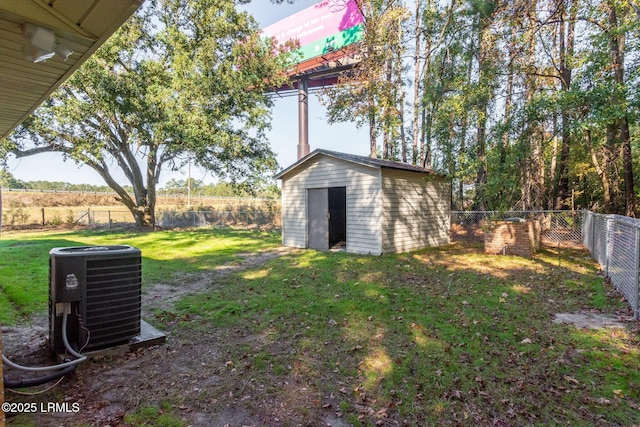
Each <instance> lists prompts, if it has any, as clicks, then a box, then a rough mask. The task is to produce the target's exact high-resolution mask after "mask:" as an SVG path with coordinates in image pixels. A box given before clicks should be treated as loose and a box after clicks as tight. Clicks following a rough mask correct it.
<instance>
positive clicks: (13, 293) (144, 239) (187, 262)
mask: <svg viewBox="0 0 640 427" xmlns="http://www.w3.org/2000/svg"><path fill="white" fill-rule="evenodd" d="M122 244H128V245H131V246H135V247H137V248H139V249H140V250H141V251H142V256H143V259H142V276H143V287H144V286H146V285H147V284H149V283H158V282H160V283H174V282H177V281H179V280H180V279H181V278H182V277H184V275H185V274H187V275H188V274H190V273H198V272H205V271H208V270H212V269H214V268H215V267H216V266H219V265H223V264H226V263H232V262H234V261H236V260H238V259H239V257H238V254H240V253H241V252H247V251H249V252H250V251H260V250H264V249H268V248H273V247H277V246H278V245H279V236H277V235H276V234H273V233H263V232H258V231H237V230H231V229H200V230H188V231H160V232H144V231H143V232H140V231H109V230H107V231H105V230H80V231H73V232H55V233H51V232H38V233H34V232H27V233H11V234H10V235H4V236H3V238H2V240H0V277H1V279H0V280H1V282H0V322H2V323H3V324H13V323H15V322H16V321H18V320H20V319H27V318H29V317H30V316H31V315H33V314H34V313H44V312H45V311H46V307H47V301H48V282H49V251H50V250H51V249H52V248H56V247H69V246H85V245H122Z"/></svg>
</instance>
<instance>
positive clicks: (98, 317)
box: [49, 245, 142, 353]
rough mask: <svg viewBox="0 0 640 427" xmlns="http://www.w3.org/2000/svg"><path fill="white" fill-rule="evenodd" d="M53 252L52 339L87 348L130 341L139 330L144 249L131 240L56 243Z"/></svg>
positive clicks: (58, 348)
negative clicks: (123, 242)
mask: <svg viewBox="0 0 640 427" xmlns="http://www.w3.org/2000/svg"><path fill="white" fill-rule="evenodd" d="M49 254H50V258H49V280H50V288H49V345H50V347H51V349H52V350H53V351H54V352H55V353H64V352H65V351H66V349H65V345H64V343H63V340H62V333H63V331H62V330H61V329H62V318H63V312H64V311H65V310H68V311H67V313H68V314H69V321H68V323H67V326H66V334H67V338H68V339H69V341H70V343H71V345H72V346H75V347H77V348H78V349H82V351H92V350H101V349H106V348H109V347H114V346H117V345H121V344H127V343H128V342H129V341H130V340H131V339H133V338H134V337H135V336H137V335H140V323H141V315H140V313H141V287H142V254H141V252H140V250H139V249H137V248H134V247H132V246H128V245H108V246H76V247H69V248H53V249H52V250H51V251H50V253H49Z"/></svg>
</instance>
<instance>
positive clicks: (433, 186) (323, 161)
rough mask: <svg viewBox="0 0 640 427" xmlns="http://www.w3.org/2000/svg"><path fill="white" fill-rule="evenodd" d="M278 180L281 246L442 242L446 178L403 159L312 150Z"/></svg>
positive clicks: (381, 247)
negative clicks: (280, 208) (280, 207)
mask: <svg viewBox="0 0 640 427" xmlns="http://www.w3.org/2000/svg"><path fill="white" fill-rule="evenodd" d="M276 178H278V179H281V180H282V244H283V245H284V246H290V247H297V248H312V249H319V250H328V249H330V248H331V247H334V245H335V246H346V250H347V252H354V253H362V254H375V255H379V254H382V253H389V252H406V251H411V250H415V249H420V248H424V247H427V246H439V245H444V244H448V243H449V212H450V209H451V203H450V200H451V197H450V195H451V182H450V181H449V180H448V179H447V178H446V177H445V176H443V175H440V174H437V173H434V172H432V171H430V170H428V169H424V168H421V167H417V166H413V165H409V164H406V163H400V162H392V161H388V160H379V159H374V158H370V157H364V156H356V155H353V154H344V153H338V152H335V151H328V150H321V149H318V150H315V151H313V152H311V153H309V154H308V155H307V156H305V157H303V158H302V159H300V160H298V161H297V162H296V163H294V164H293V165H291V166H289V167H288V168H286V169H284V170H283V171H281V172H279V173H278V174H277V175H276Z"/></svg>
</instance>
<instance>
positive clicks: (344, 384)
mask: <svg viewBox="0 0 640 427" xmlns="http://www.w3.org/2000/svg"><path fill="white" fill-rule="evenodd" d="M278 240H279V236H278V235H275V234H256V233H255V232H236V231H212V230H207V231H204V230H203V231H200V230H199V231H197V232H189V231H182V232H160V233H143V234H136V233H130V234H121V233H120V234H113V233H107V232H103V233H95V232H81V233H59V234H53V235H50V234H18V235H15V236H4V237H3V238H2V241H0V245H1V246H0V260H1V261H0V275H1V277H2V278H3V279H2V280H3V284H2V298H3V299H2V301H0V312H1V313H3V316H4V317H3V321H5V322H14V321H16V320H19V319H21V318H22V317H24V316H27V315H29V314H31V313H33V312H34V311H43V310H44V309H45V302H46V301H45V300H46V275H47V271H46V262H47V252H48V250H49V249H50V247H54V246H66V245H69V244H71V245H76V244H89V243H91V244H92V243H100V244H104V243H128V244H132V245H134V246H137V247H139V248H141V249H142V252H143V256H144V261H143V268H144V277H145V278H144V281H145V286H148V284H149V283H153V282H156V281H162V280H164V281H172V280H176V278H177V277H178V276H179V275H180V274H182V273H183V272H184V273H190V272H202V271H206V270H207V269H209V268H211V266H212V265H214V264H219V263H220V262H225V261H232V260H233V259H234V257H235V256H237V254H238V252H246V251H256V250H259V249H264V248H269V247H276V246H277V245H278V244H279V243H278ZM25 290H26V292H25ZM24 293H26V294H29V295H31V296H29V297H26V296H25V295H23V294H24ZM34 295H39V296H37V297H35V296H34ZM575 312H589V313H603V314H609V315H614V314H628V310H627V308H626V304H625V303H624V302H623V301H622V300H621V298H620V296H619V295H618V294H617V293H616V292H615V291H613V290H612V289H610V287H609V285H608V284H606V283H604V281H603V279H602V277H601V276H600V275H599V273H598V270H597V268H596V265H595V263H594V262H593V261H591V260H590V259H589V257H588V254H587V253H585V252H583V251H579V250H569V249H562V250H546V251H543V252H541V253H539V254H537V255H536V256H535V257H534V258H532V259H525V258H519V257H511V256H488V255H484V254H483V253H481V248H480V247H478V246H473V245H472V244H467V245H465V246H463V245H461V244H454V245H451V246H448V247H444V248H433V249H427V250H423V251H418V252H413V253H408V254H399V255H384V256H380V257H374V256H358V255H352V254H345V253H328V252H316V251H300V252H293V253H291V254H287V255H284V256H282V257H279V258H277V259H274V260H271V261H268V262H266V263H265V264H263V265H261V266H258V267H253V268H249V269H246V270H243V271H238V272H236V273H234V274H231V275H228V276H226V277H223V278H220V280H219V283H218V284H217V285H216V286H215V287H213V288H212V289H210V290H209V291H207V292H204V293H201V294H198V295H193V296H187V297H185V298H183V299H182V300H180V301H179V302H178V303H177V304H176V306H175V307H174V309H172V310H170V311H168V312H166V313H159V314H158V316H157V317H156V318H155V319H154V322H155V324H156V325H157V326H158V327H161V328H162V329H164V330H167V331H169V332H170V333H172V334H174V335H175V336H177V337H179V336H189V337H191V338H190V339H191V340H193V341H198V340H199V338H198V337H206V338H207V340H210V342H211V344H209V346H210V347H215V352H216V354H217V356H216V358H215V360H211V357H213V356H208V357H209V359H206V360H203V362H202V364H201V366H200V364H199V363H198V365H197V366H198V368H199V370H200V371H202V372H201V373H200V374H199V375H201V376H203V377H205V376H206V375H205V372H206V369H207V368H206V366H208V365H209V364H210V363H212V364H214V365H217V366H221V367H217V368H215V370H214V371H213V373H209V374H210V375H214V374H215V378H216V383H215V387H211V388H210V389H207V390H206V401H205V400H203V401H202V402H200V403H198V401H197V399H198V398H200V397H198V396H202V391H201V390H200V389H198V390H199V391H198V392H197V393H196V392H193V391H191V389H189V388H180V389H179V390H171V388H169V391H167V393H166V394H165V395H163V398H162V399H161V400H158V399H155V398H154V399H152V398H145V397H144V395H142V396H141V397H140V398H139V403H137V406H136V407H133V408H130V410H129V413H128V414H127V416H126V417H125V420H126V422H127V423H129V424H131V425H188V424H193V421H192V419H189V418H188V414H187V411H185V408H186V407H187V406H189V407H190V410H191V408H200V411H210V412H209V413H208V416H209V418H211V419H213V418H215V417H214V415H215V414H217V413H219V411H223V410H224V408H229V407H234V408H243V410H245V411H246V412H247V413H251V414H261V417H263V418H260V419H261V420H264V419H269V420H274V419H275V420H278V421H280V422H281V424H277V423H276V422H275V421H274V422H273V423H269V422H265V423H264V425H319V423H320V422H324V421H323V420H326V418H324V417H325V416H326V414H328V413H330V414H331V415H332V416H333V417H338V418H339V419H340V420H343V421H345V422H348V423H349V424H351V425H356V426H358V425H469V426H475V425H500V426H512V425H513V426H515V425H540V426H548V425H571V426H576V425H606V426H616V425H624V426H630V425H637V424H639V423H640V415H639V414H640V407H639V405H638V402H639V401H640V369H638V368H639V364H640V362H639V360H640V359H639V357H638V356H640V351H639V344H640V341H639V339H638V327H637V324H635V323H630V324H628V325H627V327H626V328H618V329H580V328H576V327H574V326H571V325H567V324H556V323H554V322H553V319H554V314H556V313H575ZM5 313H8V314H5ZM212 334H213V335H212ZM211 336H214V337H215V340H213V339H212V338H211ZM203 339H204V338H203ZM207 342H209V341H207ZM181 345H183V344H181ZM184 345H185V346H186V345H187V344H186V343H185V344H184ZM205 362H206V363H205ZM214 362H215V363H214ZM205 365H206V366H205ZM166 369H167V370H169V369H170V368H169V367H167V368H166ZM181 369H182V370H180V371H179V372H183V371H184V369H186V367H185V366H182V367H181ZM245 395H246V398H245V397H243V396H245ZM202 399H204V398H202ZM212 401H215V402H216V404H215V405H211V404H210V402H212ZM187 402H188V403H187ZM221 408H222V409H221ZM154 414H155V415H154ZM158 414H162V416H163V419H164V421H163V422H162V424H161V423H159V422H155V424H154V421H150V420H153V419H154V417H157V416H158ZM325 424H326V422H325ZM194 425H195V424H194Z"/></svg>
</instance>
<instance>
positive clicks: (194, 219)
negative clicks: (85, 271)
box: [87, 209, 281, 229]
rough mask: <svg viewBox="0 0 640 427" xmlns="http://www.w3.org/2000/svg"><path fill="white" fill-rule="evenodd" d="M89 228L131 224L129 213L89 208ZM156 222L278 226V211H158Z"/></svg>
mask: <svg viewBox="0 0 640 427" xmlns="http://www.w3.org/2000/svg"><path fill="white" fill-rule="evenodd" d="M87 221H88V223H87V225H90V226H92V227H121V226H128V225H133V218H132V216H131V212H129V211H124V210H104V211H100V210H92V211H91V212H90V214H89V216H88V219H87ZM156 225H158V226H160V227H167V228H187V227H193V228H198V227H222V226H229V227H237V228H261V229H262V228H279V227H280V226H281V218H280V210H278V209H269V210H266V209H254V210H243V211H236V210H210V211H158V212H156Z"/></svg>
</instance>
